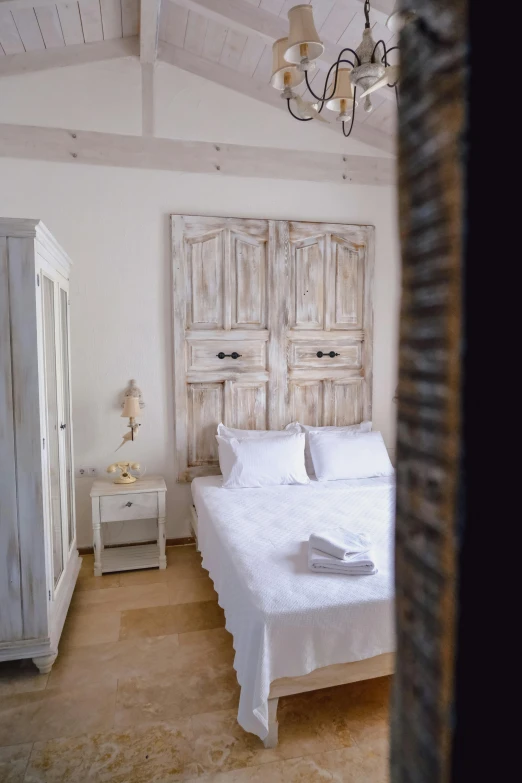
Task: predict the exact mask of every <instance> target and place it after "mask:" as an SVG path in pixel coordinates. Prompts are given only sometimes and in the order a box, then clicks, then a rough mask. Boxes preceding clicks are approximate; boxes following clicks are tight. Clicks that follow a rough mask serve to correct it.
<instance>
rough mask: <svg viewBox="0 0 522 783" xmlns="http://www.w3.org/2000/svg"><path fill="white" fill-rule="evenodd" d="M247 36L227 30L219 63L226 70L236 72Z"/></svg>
mask: <svg viewBox="0 0 522 783" xmlns="http://www.w3.org/2000/svg"><path fill="white" fill-rule="evenodd" d="M247 38H248V36H246V35H244V34H243V33H239V32H238V31H237V30H228V32H227V37H226V39H225V44H224V46H223V51H222V53H221V57H220V59H219V62H220V63H221V65H225V66H226V67H227V68H232V69H233V70H237V69H238V67H239V63H240V62H241V55H242V54H243V50H244V48H245V45H246V42H247Z"/></svg>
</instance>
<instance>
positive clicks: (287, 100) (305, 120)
mask: <svg viewBox="0 0 522 783" xmlns="http://www.w3.org/2000/svg"><path fill="white" fill-rule="evenodd" d="M291 100H292V99H291V98H287V99H286V103H287V105H288V111H289V112H290V114H291V115H292V117H294V118H295V119H296V120H299V122H310V120H313V117H298V116H297V114H294V112H293V111H292V109H291V108H290V101H291Z"/></svg>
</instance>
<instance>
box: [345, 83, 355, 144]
mask: <svg viewBox="0 0 522 783" xmlns="http://www.w3.org/2000/svg"><path fill="white" fill-rule="evenodd" d="M356 95H357V87H354V88H353V111H352V121H351V122H350V129H349V130H348V133H346V131H345V129H344V122H343V135H344V136H346V138H348V136H349V135H350V133H351V132H352V128H353V121H354V120H355V108H356V107H355V97H356Z"/></svg>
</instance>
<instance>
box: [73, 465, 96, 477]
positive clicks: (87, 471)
mask: <svg viewBox="0 0 522 783" xmlns="http://www.w3.org/2000/svg"><path fill="white" fill-rule="evenodd" d="M76 475H77V476H78V478H85V477H86V476H88V477H89V478H97V476H98V468H92V467H91V468H84V467H80V468H76Z"/></svg>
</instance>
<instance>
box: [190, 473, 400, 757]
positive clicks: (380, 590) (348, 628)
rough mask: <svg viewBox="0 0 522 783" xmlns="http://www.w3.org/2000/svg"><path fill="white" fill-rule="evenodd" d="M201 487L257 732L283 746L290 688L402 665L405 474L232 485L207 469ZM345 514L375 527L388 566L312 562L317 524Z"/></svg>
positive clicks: (246, 715)
mask: <svg viewBox="0 0 522 783" xmlns="http://www.w3.org/2000/svg"><path fill="white" fill-rule="evenodd" d="M191 486H192V495H193V500H194V514H193V526H194V533H195V535H196V540H197V544H198V549H199V550H200V551H201V554H202V558H203V566H204V568H206V569H207V570H208V571H209V573H210V577H211V578H212V580H213V582H214V586H215V588H216V591H217V593H218V600H219V604H220V605H221V606H222V608H223V609H224V612H225V617H226V628H227V630H228V631H230V633H231V634H232V636H233V641H234V650H235V659H234V668H235V670H236V672H237V678H238V682H239V685H240V686H241V695H240V702H239V711H238V722H239V724H240V725H241V726H242V727H243V728H244V729H245V730H246V731H248V732H252V733H254V734H257V735H258V736H259V737H260V738H261V739H262V740H263V742H264V744H265V746H266V747H274V746H275V745H276V744H277V700H278V698H279V697H281V696H284V695H288V694H292V693H300V692H303V691H307V690H315V689H317V688H324V687H330V686H332V685H340V684H343V683H346V682H354V681H357V680H363V679H370V678H372V677H380V676H383V675H387V674H391V673H392V672H393V667H394V648H395V638H394V619H393V538H394V523H393V520H394V509H395V485H394V478H393V477H381V478H371V479H357V480H351V481H334V482H326V483H320V482H317V481H311V482H310V484H309V485H283V486H271V487H263V488H259V489H258V488H252V489H224V488H223V487H222V478H221V476H207V477H203V478H196V479H194V481H193V482H192V485H191ZM340 524H341V525H342V524H347V525H348V526H349V527H351V528H352V529H354V530H357V531H359V532H364V533H367V534H368V535H370V536H371V539H372V541H373V551H374V554H375V559H376V563H377V566H378V569H379V571H378V573H377V574H375V575H372V576H364V577H360V576H359V577H349V576H344V575H338V574H313V573H311V572H310V571H309V570H308V566H307V546H308V545H307V542H308V537H309V535H310V533H311V532H313V531H317V530H318V529H321V530H327V529H329V528H335V527H338V526H339V525H340Z"/></svg>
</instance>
